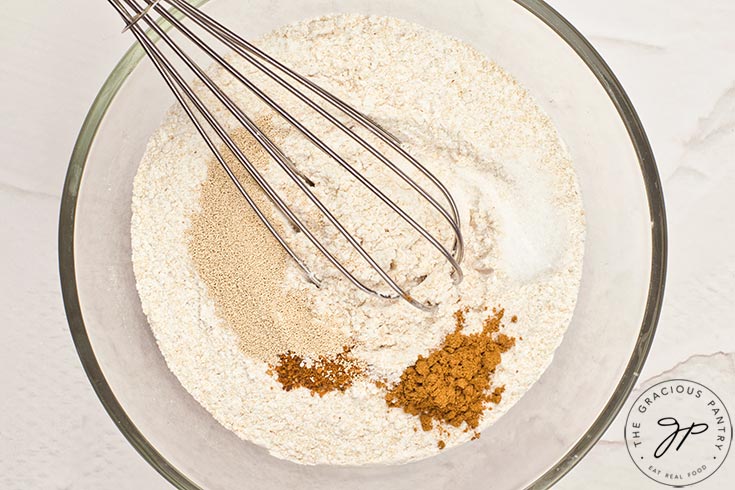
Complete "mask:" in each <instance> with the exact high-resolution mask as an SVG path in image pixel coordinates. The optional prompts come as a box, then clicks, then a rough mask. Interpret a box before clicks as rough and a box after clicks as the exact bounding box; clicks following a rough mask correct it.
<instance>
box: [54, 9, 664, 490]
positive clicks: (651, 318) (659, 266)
mask: <svg viewBox="0 0 735 490" xmlns="http://www.w3.org/2000/svg"><path fill="white" fill-rule="evenodd" d="M208 1H209V0H193V1H192V2H191V3H192V4H193V5H195V6H197V7H198V6H201V5H203V4H205V3H207V2H208ZM513 1H514V2H516V3H517V4H518V5H520V6H522V7H523V8H525V9H526V10H528V11H529V12H530V13H531V14H533V15H535V16H536V17H537V18H538V19H539V20H541V21H542V22H544V23H545V24H546V25H547V26H548V27H550V28H551V29H552V30H553V31H554V32H556V34H557V35H558V36H559V37H561V39H562V40H563V41H564V42H566V43H567V44H568V45H569V46H570V47H571V48H572V49H573V50H574V51H575V52H576V53H577V55H578V56H579V57H580V58H581V59H582V61H584V63H585V64H586V65H587V67H588V68H589V69H590V70H591V71H592V73H593V74H594V75H595V77H596V78H597V80H598V81H599V82H600V84H601V85H602V87H603V88H604V90H605V91H606V92H607V94H608V96H609V97H610V100H611V101H612V103H613V104H614V106H615V108H616V109H617V111H618V113H619V115H620V117H621V119H622V122H623V124H624V125H625V127H626V130H627V132H628V135H629V137H630V139H631V143H632V144H633V147H634V149H635V151H636V155H637V158H638V161H639V165H640V168H641V173H642V177H643V181H644V185H645V188H646V196H647V199H648V206H649V213H650V219H651V247H652V253H651V274H650V282H649V289H648V294H647V299H646V308H645V311H644V314H643V320H642V322H641V328H640V331H639V333H638V338H637V341H636V345H635V348H634V349H633V353H632V354H631V357H630V359H629V360H628V363H627V365H626V368H625V371H624V372H623V375H622V377H621V378H620V380H619V382H618V384H617V386H616V388H615V391H614V392H613V394H612V396H611V397H610V399H609V400H608V401H607V403H606V404H605V406H604V408H603V409H602V411H601V412H600V414H599V415H598V416H597V418H596V419H595V421H594V422H593V423H592V425H591V426H590V427H589V428H588V429H587V431H586V432H585V434H584V435H583V436H582V437H581V438H580V440H579V441H577V442H576V443H575V444H574V446H573V447H572V448H571V449H570V450H569V451H568V452H567V453H566V454H564V455H563V456H562V457H561V458H560V459H559V460H558V461H557V462H556V463H555V464H554V465H553V466H552V467H551V468H549V469H548V470H547V471H546V472H545V473H544V474H543V475H541V476H539V477H538V478H537V479H536V480H535V481H534V482H533V483H531V484H530V485H529V486H528V487H527V489H529V490H542V489H548V488H550V487H551V486H552V485H554V484H555V483H556V482H558V481H559V480H560V479H561V478H562V477H563V476H564V475H566V474H567V473H568V472H569V471H570V470H571V469H572V468H573V467H574V466H575V465H576V464H577V463H578V462H579V461H580V460H581V459H582V458H583V457H584V456H585V455H586V454H587V453H588V452H589V451H590V450H591V449H592V447H593V446H594V445H595V443H596V442H597V441H598V440H599V439H600V437H602V434H603V433H604V432H605V430H606V429H607V428H608V427H609V426H610V424H611V423H612V421H613V420H614V419H615V417H616V416H617V414H618V413H619V412H620V410H621V409H622V407H623V405H624V403H625V401H626V400H627V398H628V395H629V394H630V392H631V391H632V389H633V387H634V386H635V382H636V380H637V379H638V376H639V374H640V372H641V368H642V366H643V364H644V362H645V360H646V358H647V356H648V353H649V351H650V348H651V345H652V342H653V338H654V334H655V331H656V327H657V324H658V320H659V317H660V314H661V307H662V303H663V295H664V286H665V281H666V264H667V255H668V240H667V226H666V211H665V205H664V197H663V191H662V188H661V181H660V179H659V175H658V170H657V167H656V161H655V157H654V155H653V151H652V149H651V145H650V143H649V141H648V137H647V136H646V132H645V130H644V128H643V126H642V124H641V121H640V118H639V117H638V114H637V113H636V111H635V109H634V108H633V105H632V103H631V101H630V99H629V97H628V95H627V94H626V92H625V90H624V89H623V87H622V86H621V84H620V82H619V81H618V79H617V77H616V76H615V75H614V74H613V72H612V70H611V69H610V67H609V66H608V65H607V63H606V62H605V61H604V60H603V58H602V57H601V56H600V54H599V53H598V52H597V51H596V50H595V48H593V47H592V45H591V44H590V42H589V41H588V40H587V39H586V38H585V37H584V36H583V35H582V34H581V33H580V32H579V31H578V30H577V29H576V28H574V26H572V24H571V23H569V21H567V20H566V19H565V18H564V17H563V16H562V15H561V14H559V13H558V12H557V11H556V10H555V9H554V8H552V7H551V6H550V5H548V4H547V3H546V2H545V1H544V0H513ZM161 25H162V26H163V27H164V28H165V29H169V28H170V25H168V23H165V22H162V24H161ZM144 56H145V53H144V52H143V50H142V48H141V47H140V46H139V45H137V43H136V44H135V45H133V46H132V47H131V48H130V49H129V50H128V51H127V52H126V53H125V55H124V56H123V57H122V59H121V60H120V62H119V63H118V64H117V65H116V66H115V68H114V69H113V71H112V73H111V74H110V75H109V77H108V78H107V80H106V81H105V82H104V84H103V85H102V88H101V89H100V91H99V93H98V94H97V96H96V98H95V100H94V102H93V103H92V106H91V108H90V109H89V112H88V113H87V116H86V118H85V120H84V123H83V124H82V127H81V129H80V132H79V136H78V137H77V140H76V143H75V145H74V149H73V152H72V155H71V159H70V163H69V168H68V170H67V174H66V180H65V182H64V189H63V193H62V199H61V209H60V216H59V236H58V240H59V242H58V247H59V274H60V278H61V292H62V296H63V301H64V309H65V311H66V317H67V321H68V323H69V329H70V331H71V335H72V339H73V341H74V345H75V347H76V350H77V354H78V355H79V359H80V360H81V362H82V366H83V368H84V371H85V373H86V374H87V377H88V378H89V381H90V383H91V384H92V387H93V389H94V391H95V393H96V394H97V397H98V398H99V399H100V402H101V403H102V405H103V406H104V408H105V410H106V411H107V413H108V414H109V416H110V417H111V418H112V420H113V421H114V423H115V425H116V426H117V427H118V429H119V430H120V432H122V434H123V435H124V436H125V438H126V439H127V440H128V442H129V443H130V444H131V445H132V446H133V447H134V448H135V449H136V450H137V451H138V453H140V455H141V456H142V457H143V458H144V459H145V460H146V461H147V462H148V463H149V464H150V465H151V466H152V467H153V468H154V469H155V470H156V471H158V473H159V474H161V476H163V477H164V478H165V479H166V480H168V481H169V482H170V483H171V484H173V485H174V486H175V487H176V488H179V489H182V490H202V488H201V487H200V486H198V485H196V484H195V483H194V482H192V481H191V480H190V479H189V478H187V477H186V476H185V475H184V474H183V473H181V472H180V471H179V470H178V469H177V468H176V467H174V466H173V465H172V464H171V463H170V462H169V461H168V460H167V459H166V458H165V457H163V455H162V454H161V453H159V452H158V451H157V450H156V449H155V447H153V445H152V444H151V443H150V442H149V441H148V440H147V439H146V437H145V436H144V435H143V433H142V432H141V431H140V430H139V429H138V428H137V427H136V426H135V424H134V423H133V421H132V420H131V419H130V418H129V417H128V415H127V414H126V412H125V410H124V409H123V407H122V405H121V404H120V403H119V401H118V400H117V398H116V397H115V394H114V392H113V391H112V388H111V387H110V385H109V384H108V383H107V380H106V379H105V376H104V374H103V373H102V369H101V367H100V365H99V363H98V362H97V358H96V357H95V354H94V351H93V349H92V346H91V343H90V339H89V336H88V335H87V330H86V327H85V325H84V320H83V318H82V311H81V306H80V302H79V293H78V290H77V282H76V273H75V262H74V229H75V218H76V206H77V199H78V196H79V188H80V184H81V179H82V175H83V173H84V167H85V164H86V161H87V157H88V155H89V152H90V149H91V146H92V144H93V143H94V139H95V136H96V134H97V131H98V129H99V127H100V124H101V123H102V120H103V119H104V117H105V115H106V113H107V110H108V109H109V107H110V105H111V103H112V101H113V100H114V99H115V97H116V95H117V93H118V91H119V90H120V88H121V87H122V85H123V84H124V82H125V81H126V80H127V77H128V76H129V75H130V74H131V73H132V71H133V70H134V69H135V67H136V66H137V64H138V62H139V61H140V60H141V59H142V58H143V57H144Z"/></svg>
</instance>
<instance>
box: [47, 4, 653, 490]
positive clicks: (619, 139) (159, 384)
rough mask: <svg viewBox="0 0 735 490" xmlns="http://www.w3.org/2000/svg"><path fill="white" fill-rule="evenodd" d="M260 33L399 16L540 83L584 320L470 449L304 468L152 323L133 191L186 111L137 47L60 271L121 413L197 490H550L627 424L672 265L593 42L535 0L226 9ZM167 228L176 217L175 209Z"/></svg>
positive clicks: (102, 102)
mask: <svg viewBox="0 0 735 490" xmlns="http://www.w3.org/2000/svg"><path fill="white" fill-rule="evenodd" d="M204 8H205V9H206V10H207V11H209V12H210V13H211V14H213V15H214V16H216V17H218V18H220V19H225V20H226V22H227V23H228V24H229V25H231V26H232V27H234V28H235V29H236V30H238V31H239V32H241V33H243V34H244V35H245V37H246V38H251V39H252V38H257V37H258V36H260V35H262V34H264V33H266V32H268V31H270V30H271V29H273V28H275V27H277V26H279V25H282V24H284V23H288V22H292V21H296V20H299V19H303V18H306V17H312V16H318V15H320V14H326V13H333V12H337V11H342V12H358V13H370V14H379V15H388V16H395V17H401V18H404V19H408V20H411V21H414V22H416V23H419V24H423V25H424V26H427V27H429V28H433V29H436V30H439V31H442V32H445V33H448V34H451V35H453V36H455V37H458V38H460V39H463V40H464V41H467V42H469V43H471V44H472V45H474V46H475V47H476V48H478V49H479V50H481V51H482V52H484V53H485V54H486V55H487V56H488V57H490V58H491V59H494V60H495V61H497V62H498V63H499V64H500V65H502V66H503V67H504V68H505V69H506V70H507V71H508V72H510V73H511V74H512V75H514V76H515V77H516V78H517V79H518V80H519V81H520V82H521V83H522V84H523V85H524V86H525V87H527V88H528V89H530V91H531V93H532V94H533V95H534V96H535V97H536V99H537V101H538V103H539V104H540V105H541V106H542V107H543V108H544V109H545V110H546V112H547V113H548V114H549V115H550V116H551V118H552V119H553V121H554V123H555V124H556V127H557V128H558V129H559V131H560V133H561V136H562V138H563V139H564V141H565V143H566V145H567V146H568V148H569V152H570V153H571V155H572V157H573V159H574V164H575V167H576V170H577V173H578V176H579V183H580V185H581V189H582V194H583V199H584V205H585V209H586V215H587V246H586V254H585V258H584V273H583V278H582V286H581V290H580V294H579V301H578V304H577V308H576V311H575V313H574V318H573V320H572V323H571V326H570V327H569V330H568V332H567V334H566V336H565V337H564V341H563V343H562V345H561V347H559V349H558V351H557V353H556V356H555V358H554V361H553V363H552V364H551V366H550V367H549V369H548V370H547V371H546V372H545V373H544V375H543V376H542V378H541V379H540V380H539V381H538V382H537V383H536V384H535V385H534V386H533V388H532V389H531V390H530V391H529V392H528V393H527V394H526V395H525V396H524V397H523V399H522V400H520V402H518V403H517V404H516V405H515V406H514V407H513V408H512V410H510V412H509V413H508V414H506V415H505V416H504V417H502V418H501V419H500V420H499V421H498V422H497V423H496V424H495V425H493V426H492V427H490V428H489V429H488V430H486V431H485V432H483V435H482V437H481V438H480V439H479V440H478V441H476V442H474V443H472V444H467V445H464V446H460V447H458V448H455V449H451V450H447V451H444V452H442V453H441V454H440V455H438V456H435V457H433V458H429V459H425V460H422V461H419V462H415V463H411V464H407V465H401V466H364V467H335V466H301V465H297V464H294V463H291V462H287V461H282V460H279V459H276V458H274V457H272V456H270V455H268V453H267V452H266V451H265V450H264V449H262V448H260V447H258V446H255V445H254V444H251V443H249V442H245V441H242V440H240V439H239V438H238V437H237V436H235V435H234V434H233V433H231V432H229V431H227V430H226V429H224V428H223V427H221V426H220V425H219V424H218V423H217V422H216V421H215V420H214V419H213V418H212V417H211V416H210V415H209V414H208V413H207V412H206V411H205V410H204V409H203V408H202V407H200V406H199V405H198V404H197V403H196V402H195V401H194V399H193V398H192V397H191V396H190V395H189V394H188V393H187V392H186V391H185V390H184V389H183V388H182V387H181V385H180V384H179V382H178V381H177V380H176V378H175V377H174V376H173V375H172V374H171V373H170V372H169V370H168V369H167V367H166V364H165V362H164V360H163V357H162V356H161V354H160V352H159V350H158V348H157V346H156V342H155V340H154V338H153V335H152V333H151V331H150V329H149V327H148V324H147V321H146V318H145V316H144V315H143V313H142V311H141V307H140V302H139V299H138V294H137V292H136V289H135V278H134V277H133V269H132V266H131V258H130V235H129V234H130V215H131V210H130V202H131V191H132V182H133V177H134V175H135V172H136V169H137V166H138V163H139V161H140V158H141V156H142V154H143V151H144V149H145V146H146V142H147V140H148V137H149V136H150V135H151V133H152V132H153V131H154V130H155V129H156V127H157V126H158V124H159V123H160V122H161V120H162V118H163V115H164V113H165V111H166V110H167V108H168V107H169V106H170V105H171V104H172V103H173V98H172V96H171V95H170V94H169V92H168V89H167V88H166V86H165V84H164V83H163V82H162V81H161V80H160V79H159V75H158V74H157V73H156V72H155V70H154V68H153V67H152V64H151V63H149V62H148V61H144V62H142V63H139V62H140V60H141V57H142V52H141V50H140V49H139V48H137V47H134V48H133V49H131V50H130V51H129V52H128V53H127V54H126V55H125V57H124V58H123V60H122V61H121V62H120V64H119V65H118V66H117V68H115V70H114V71H113V73H112V75H111V76H110V78H109V79H108V80H107V82H106V83H105V85H104V87H103V88H102V90H101V91H100V93H99V96H98V97H97V99H96V100H95V102H94V105H93V107H92V109H91V111H90V113H89V115H88V117H87V120H86V121H85V123H84V126H83V128H82V130H81V134H80V136H79V139H78V141H77V144H76V148H75V149H74V154H73V156H72V160H71V164H70V166H69V171H68V176H67V180H66V187H65V189H64V195H63V202H62V207H61V218H60V229H59V235H60V244H59V246H60V252H59V253H60V269H61V280H62V287H63V294H64V302H65V305H66V312H67V316H68V319H69V325H70V327H71V332H72V335H73V337H74V342H75V344H76V347H77V350H78V352H79V356H80V358H81V360H82V363H83V364H84V368H85V369H86V371H87V374H88V376H89V379H90V380H91V382H92V385H93V387H94V389H95V390H96V392H97V394H98V395H99V398H100V400H101V401H102V403H103V404H104V406H105V408H106V409H107V411H108V412H109V413H110V416H111V417H112V419H113V420H114V421H115V423H116V424H117V425H118V427H119V428H120V430H121V431H122V432H123V434H124V435H125V436H126V437H127V438H128V440H129V441H130V442H131V443H132V444H133V445H134V446H135V448H136V449H137V450H138V451H139V452H140V453H141V455H143V457H144V458H145V459H146V460H148V462H150V464H151V465H153V466H154V467H155V468H156V469H157V470H158V471H159V472H160V473H161V474H162V475H163V476H164V477H166V478H167V479H169V480H170V481H171V482H172V483H173V484H174V485H176V486H178V487H179V488H183V489H195V488H201V489H212V490H214V489H232V488H253V489H280V488H294V487H298V488H303V489H317V488H318V489H327V488H329V489H333V488H351V489H354V490H357V489H373V488H375V489H377V488H380V489H384V488H390V489H404V488H406V489H414V488H423V489H427V490H429V489H438V488H450V487H451V488H489V487H492V488H494V489H517V488H547V487H549V486H550V485H552V484H553V483H554V482H555V481H556V480H558V479H559V478H560V477H561V476H562V475H564V474H565V473H566V472H568V471H569V470H570V469H571V468H572V467H573V466H574V464H575V463H577V462H578V461H579V459H580V458H581V457H582V456H583V455H584V454H585V453H586V452H587V451H588V450H589V449H590V448H591V446H592V445H593V444H594V443H595V442H596V441H597V440H598V438H599V437H600V436H601V434H602V433H603V431H604V430H605V428H606V427H607V426H608V425H609V423H610V422H611V421H612V419H613V418H614V417H615V415H616V414H617V412H618V410H619V409H620V407H621V405H622V403H623V402H624V400H625V399H626V397H627V395H628V393H629V392H630V390H631V388H632V387H633V384H634V382H635V380H636V378H637V376H638V373H639V370H640V368H641V365H642V364H643V361H644V359H645V357H646V355H647V353H648V350H649V347H650V345H651V341H652V338H653V333H654V330H655V326H656V321H657V319H658V315H659V309H660V307H661V300H662V294H663V284H664V276H665V265H666V226H665V215H664V206H663V198H662V194H661V188H660V183H659V179H658V175H657V171H656V166H655V162H654V158H653V155H652V152H651V149H650V147H649V144H648V141H647V139H646V136H645V133H644V131H643V129H642V127H641V124H640V121H639V120H638V117H637V116H636V114H635V111H634V110H633V107H632V106H631V104H630V101H629V100H628V98H627V97H626V95H625V93H624V92H623V89H622V88H621V87H620V85H619V83H618V82H617V80H616V78H615V76H614V75H613V74H612V73H611V72H610V70H609V68H608V67H607V65H606V64H605V63H604V61H603V60H602V59H601V58H600V56H599V55H598V54H597V53H596V52H595V51H594V49H593V48H592V47H591V46H590V45H589V43H588V42H587V41H586V40H585V39H584V38H583V37H582V36H581V35H580V34H579V33H578V32H577V31H576V30H575V29H574V28H573V27H572V26H571V25H569V23H567V22H566V21H565V20H564V19H563V18H562V17H560V16H559V14H557V13H556V12H555V11H554V10H552V9H551V8H550V7H549V6H548V5H546V4H545V3H543V2H541V1H537V0H515V1H514V0H493V1H485V2H475V1H474V0H451V1H450V0H402V1H399V2H397V1H395V0H340V1H339V2H336V1H333V0H290V1H281V2H273V1H270V0H212V1H211V2H208V3H207V4H206V5H205V6H204ZM161 219H166V217H165V216H162V217H161Z"/></svg>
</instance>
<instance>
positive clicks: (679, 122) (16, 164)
mask: <svg viewBox="0 0 735 490" xmlns="http://www.w3.org/2000/svg"><path fill="white" fill-rule="evenodd" d="M551 4H552V5H553V6H554V7H556V8H557V9H558V10H560V12H561V13H562V14H564V15H565V16H566V17H567V18H568V19H569V20H570V21H571V22H572V23H573V24H575V25H576V26H577V27H578V28H579V29H580V30H581V31H582V32H583V33H584V34H585V35H586V36H587V37H588V38H589V39H590V40H591V41H592V43H593V44H594V45H595V46H596V47H597V48H598V50H599V51H600V52H601V53H602V55H603V56H604V58H605V59H606V60H607V61H608V63H609V64H610V65H611V66H612V68H613V70H614V71H615V72H616V74H617V75H618V77H619V78H620V80H621V81H622V83H623V85H624V86H625V88H626V89H627V91H628V93H629V95H630V97H631V98H632V100H633V102H634V104H635V106H636V107H637V109H638V111H639V114H640V116H641V118H642V120H643V123H644V125H645V127H646V129H647V130H648V134H649V137H650V139H651V142H652V144H653V147H654V150H655V152H656V156H657V159H658V163H659V169H660V173H661V178H662V181H663V184H664V188H665V193H666V198H667V207H668V214H669V226H670V228H669V232H670V262H669V264H670V265H669V276H668V288H667V295H666V302H665V306H664V310H663V315H662V318H661V322H660V326H659V330H658V333H657V336H656V341H655V343H654V346H653V350H652V352H651V356H650V357H649V360H648V362H647V364H646V366H645V369H644V370H643V372H642V373H641V378H640V382H639V383H638V388H637V392H638V390H640V389H644V388H645V387H647V386H650V385H651V384H653V383H655V382H656V381H658V380H662V379H669V378H673V377H677V376H680V377H688V378H691V379H693V380H695V381H700V382H703V383H705V384H707V385H708V386H709V387H710V388H712V389H713V390H714V391H715V392H716V393H718V394H719V396H720V397H721V398H722V399H723V401H724V403H725V404H726V405H727V406H729V407H731V412H733V411H735V335H734V334H733V332H734V329H733V325H735V308H733V306H732V294H733V293H732V292H733V290H734V289H735V248H733V245H732V244H733V242H734V241H735V221H734V220H733V219H732V213H733V211H735V200H734V198H733V191H732V189H733V188H734V186H735V161H733V160H734V158H733V156H732V155H733V154H735V152H734V151H733V150H735V29H733V25H735V3H733V2H732V1H731V0H705V1H701V2H684V1H683V0H619V1H617V2H608V1H603V0H594V1H589V0H553V1H552V2H551ZM60 5H61V2H58V1H54V0H35V1H33V2H5V3H4V5H3V14H2V15H0V60H2V62H1V63H0V87H2V90H0V108H1V109H0V154H1V155H3V163H2V165H0V209H2V211H3V214H2V216H3V218H2V219H1V220H0V223H2V236H3V240H1V241H0V266H1V269H0V270H2V276H1V278H0V306H1V308H0V311H2V332H3V336H2V341H1V342H0V487H2V488H5V489H29V490H32V489H74V490H83V489H99V488H115V489H120V490H126V489H140V488H145V489H158V488H161V489H164V488H169V486H168V485H167V484H166V483H165V482H164V480H163V479H162V478H160V477H159V476H158V475H157V474H156V472H155V471H154V470H153V469H151V468H150V467H149V466H148V465H147V464H146V463H145V462H144V461H143V460H142V459H141V458H140V457H139V456H138V455H137V453H136V452H135V451H134V450H133V449H132V447H130V446H129V445H128V444H127V442H126V441H125V440H124V438H123V437H122V435H121V434H120V433H119V432H118V431H117V429H116V428H115V427H114V425H113V423H112V421H111V420H110V419H109V418H108V417H107V415H106V414H105V412H104V410H103V408H102V406H101V405H100V404H99V402H98V401H97V399H96V397H95V395H94V393H93V392H92V389H91V387H90V386H89V383H88V382H87V379H86V377H85V376H84V373H83V371H82V369H81V366H80V363H79V361H78V359H77V356H76V353H75V351H74V349H73V346H72V343H71V338H70V335H69V333H68V329H67V325H66V320H65V318H64V313H63V307H62V303H61V295H60V288H59V282H58V273H57V262H56V224H57V217H58V207H59V196H60V193H61V189H62V185H63V178H64V173H65V171H66V165H67V162H68V159H69V155H70V153H71V149H72V146H73V144H74V140H75V138H76V134H77V131H78V129H79V127H80V125H81V123H82V120H83V118H84V116H85V114H86V111H87V109H88V107H89V105H90V104H91V102H92V99H93V98H94V96H95V94H96V93H97V90H98V89H99V87H100V86H101V84H102V82H103V80H104V79H105V77H106V76H107V74H108V73H109V72H110V70H111V69H112V67H113V66H114V64H115V63H116V62H117V60H118V59H119V58H120V56H121V55H122V53H123V52H124V50H125V49H126V48H127V47H128V46H129V44H130V39H129V38H128V37H127V36H120V35H119V19H117V18H115V15H114V14H113V12H112V10H111V9H110V8H109V7H108V5H107V4H106V2H104V1H102V0H100V1H96V2H89V1H85V0H65V1H64V2H63V10H62V9H61V7H60ZM625 411H627V407H626V409H624V412H625ZM622 432H623V429H622V421H621V418H620V417H619V418H618V420H616V422H615V423H614V424H613V426H612V427H611V428H610V430H608V432H607V433H606V435H605V436H604V437H603V440H602V441H601V442H599V443H598V444H597V446H596V447H595V448H594V449H593V450H592V452H591V453H590V454H589V455H588V456H587V457H586V458H585V459H584V460H583V461H582V462H581V463H580V464H579V465H578V466H577V467H576V468H575V469H574V470H573V471H572V472H571V473H570V474H569V475H568V476H567V477H566V478H564V479H563V480H562V482H561V483H560V484H559V485H558V486H557V488H560V489H564V490H575V489H590V488H593V489H602V490H607V489H611V490H612V489H639V488H641V489H646V488H664V487H661V486H660V485H657V484H655V483H653V482H652V481H650V480H648V479H647V478H645V477H644V476H643V475H642V474H641V473H639V471H638V470H637V469H636V468H635V467H634V466H633V465H632V464H631V462H630V460H629V458H628V454H627V452H626V450H625V446H624V444H623V442H622V440H623V437H622ZM734 481H735V456H733V455H731V456H730V458H729V460H728V461H726V462H725V464H724V465H723V467H722V468H721V469H720V471H719V472H718V473H716V474H715V476H713V477H712V478H710V479H709V480H707V481H705V482H704V483H702V484H699V485H697V486H696V487H694V488H701V489H726V488H733V486H735V484H734V483H733V482H734Z"/></svg>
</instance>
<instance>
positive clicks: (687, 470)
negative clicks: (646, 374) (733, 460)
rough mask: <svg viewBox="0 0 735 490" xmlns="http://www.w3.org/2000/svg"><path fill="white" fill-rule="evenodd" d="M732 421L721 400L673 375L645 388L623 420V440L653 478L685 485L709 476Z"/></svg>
mask: <svg viewBox="0 0 735 490" xmlns="http://www.w3.org/2000/svg"><path fill="white" fill-rule="evenodd" d="M732 435H733V432H732V421H731V420H730V415H729V414H728V412H727V409H726V408H725V406H724V405H723V404H722V400H720V398H719V397H718V396H717V395H715V394H714V393H713V392H712V390H710V389H709V388H707V387H706V386H703V385H701V384H699V383H695V382H693V381H688V380H685V379H672V380H669V381H664V382H662V383H658V384H656V385H654V386H652V387H650V388H649V389H647V390H646V391H645V392H644V393H643V394H641V396H639V397H638V398H637V399H636V401H635V402H634V403H633V406H632V407H631V409H630V412H628V418H627V419H626V421H625V443H626V445H627V447H628V453H629V454H630V457H631V458H632V459H633V462H634V463H635V464H636V466H637V467H638V469H640V470H641V471H642V472H643V474H645V475H646V476H648V477H649V478H651V479H653V480H655V481H657V482H659V483H663V484H664V485H670V486H672V487H684V486H687V485H693V484H695V483H699V482H701V481H702V480H704V479H706V478H708V477H710V476H711V475H712V474H713V473H714V472H715V471H717V469H718V468H719V467H720V466H721V465H722V463H723V462H724V461H725V458H726V457H727V454H728V452H729V451H730V443H731V442H732Z"/></svg>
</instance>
